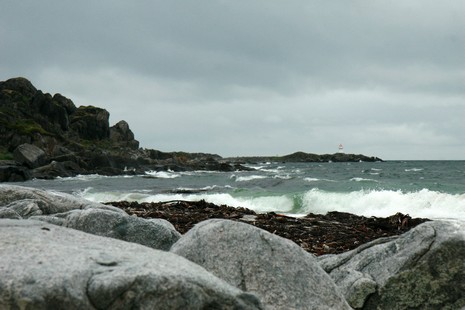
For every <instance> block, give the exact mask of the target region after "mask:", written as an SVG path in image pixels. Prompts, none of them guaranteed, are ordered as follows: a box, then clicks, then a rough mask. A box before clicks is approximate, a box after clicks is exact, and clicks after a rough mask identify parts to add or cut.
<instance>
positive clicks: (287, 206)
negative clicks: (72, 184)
mask: <svg viewBox="0 0 465 310" xmlns="http://www.w3.org/2000/svg"><path fill="white" fill-rule="evenodd" d="M79 196H81V197H83V198H86V199H88V200H90V201H94V202H102V203H105V202H111V201H136V202H139V203H142V202H163V201H172V200H186V201H199V200H202V199H203V200H205V201H207V202H210V203H214V204H217V205H228V206H232V207H236V208H239V207H243V208H247V209H251V210H254V211H256V212H258V213H265V212H270V211H277V212H284V213H285V212H289V211H291V210H292V208H293V200H292V199H291V198H289V197H287V196H285V195H283V196H264V197H233V196H231V195H230V194H227V193H215V194H211V193H195V194H189V193H176V194H169V193H167V194H156V195H150V194H146V193H134V192H126V193H124V192H99V193H92V192H91V189H89V190H86V191H83V192H81V193H80V195H79Z"/></svg>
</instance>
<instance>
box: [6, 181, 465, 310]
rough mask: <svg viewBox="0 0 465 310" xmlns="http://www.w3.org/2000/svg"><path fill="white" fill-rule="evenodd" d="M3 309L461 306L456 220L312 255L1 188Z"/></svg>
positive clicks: (253, 235) (463, 247) (461, 245)
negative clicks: (340, 250) (336, 250)
mask: <svg viewBox="0 0 465 310" xmlns="http://www.w3.org/2000/svg"><path fill="white" fill-rule="evenodd" d="M0 236H1V237H0V309H52V308H53V309H153V308H157V309H351V308H354V309H460V308H463V307H464V306H465V287H464V285H465V268H464V267H465V263H464V262H465V261H464V259H463V257H464V255H465V223H464V222H462V221H459V220H447V221H446V220H444V221H429V222H425V223H423V224H420V225H418V226H416V227H414V228H412V229H411V230H409V231H408V232H406V233H404V234H401V235H399V236H391V237H386V238H380V239H376V240H374V241H371V242H369V243H365V244H362V245H360V246H359V247H358V248H355V249H354V250H351V251H348V252H345V253H342V254H337V255H336V254H331V255H322V256H319V257H316V256H314V255H312V254H310V253H308V252H306V251H304V250H303V249H302V248H301V247H300V246H298V245H297V244H295V243H294V242H292V241H290V240H288V239H285V238H282V237H279V236H277V235H275V234H273V233H270V232H267V231H265V230H262V229H260V228H257V227H254V226H252V225H249V224H246V223H241V222H237V221H232V220H224V219H210V220H206V221H203V222H200V223H198V224H196V225H195V226H194V227H193V228H191V229H190V230H189V231H187V232H186V233H184V234H183V235H181V234H180V233H179V232H177V231H176V229H175V228H174V226H173V225H171V224H170V223H169V222H168V221H166V220H156V219H143V218H139V217H136V216H130V215H128V214H126V213H125V212H124V211H122V210H121V209H119V208H116V207H112V206H108V205H101V204H98V203H94V202H90V201H87V200H84V199H80V198H77V197H74V196H72V195H67V194H64V193H59V192H51V191H43V190H37V189H31V188H26V187H20V186H12V185H0Z"/></svg>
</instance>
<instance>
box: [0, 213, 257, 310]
mask: <svg viewBox="0 0 465 310" xmlns="http://www.w3.org/2000/svg"><path fill="white" fill-rule="evenodd" d="M0 236H2V237H1V238H0V249H1V251H0V309H154V308H156V309H261V306H260V302H259V300H258V299H257V298H256V297H255V296H254V295H252V294H249V293H244V292H242V291H241V290H239V289H237V288H235V287H232V286H230V285H228V284H227V283H226V282H224V281H222V280H220V279H218V278H217V277H215V276H213V275H212V274H211V273H209V272H207V271H206V270H205V269H203V268H202V267H200V266H198V265H196V264H193V263H192V262H190V261H188V260H186V259H184V258H182V257H180V256H177V255H174V254H172V253H169V252H163V251H157V250H153V249H150V248H147V247H144V246H141V245H137V244H133V243H128V242H123V241H119V240H115V239H109V238H103V237H98V236H94V235H90V234H86V233H83V232H80V231H77V230H73V229H66V228H62V227H58V226H55V225H51V224H47V223H43V222H36V221H32V220H0Z"/></svg>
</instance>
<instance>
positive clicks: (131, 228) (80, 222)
mask: <svg viewBox="0 0 465 310" xmlns="http://www.w3.org/2000/svg"><path fill="white" fill-rule="evenodd" d="M31 219H34V220H40V221H45V222H49V223H51V224H55V225H60V226H63V227H67V228H73V229H77V230H81V231H83V232H87V233H90V234H94V235H98V236H102V237H109V238H115V239H120V240H124V241H128V242H133V243H138V244H142V245H145V246H148V247H151V248H154V249H159V250H165V251H168V250H169V249H170V248H171V246H172V245H173V244H174V243H175V242H176V241H177V240H178V239H179V238H180V237H181V234H180V233H179V232H177V231H176V229H175V228H174V226H173V225H171V223H169V222H168V221H166V220H162V219H152V220H146V219H142V218H138V217H135V216H129V215H126V214H121V213H118V212H114V211H110V210H101V209H95V208H94V209H86V210H72V211H70V212H66V213H61V214H55V215H54V216H53V217H50V216H34V217H31Z"/></svg>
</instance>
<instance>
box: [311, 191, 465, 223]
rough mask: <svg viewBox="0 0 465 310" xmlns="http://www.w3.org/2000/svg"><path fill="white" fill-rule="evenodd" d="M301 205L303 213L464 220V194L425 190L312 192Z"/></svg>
mask: <svg viewBox="0 0 465 310" xmlns="http://www.w3.org/2000/svg"><path fill="white" fill-rule="evenodd" d="M302 205H303V206H302V210H303V211H304V212H302V213H310V212H312V213H321V214H325V213H327V212H329V211H341V212H349V213H353V214H358V215H364V216H380V217H385V216H390V215H393V214H395V213H397V212H402V213H404V214H410V216H413V217H426V218H431V219H437V218H460V219H465V194H462V195H458V194H457V195H453V194H446V193H440V192H436V191H430V190H427V189H423V190H421V191H418V192H407V193H404V192H402V191H390V190H381V191H379V190H378V191H377V190H360V191H355V192H349V193H334V192H325V191H322V190H319V189H312V190H310V191H308V192H307V193H305V194H304V196H303V199H302Z"/></svg>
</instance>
